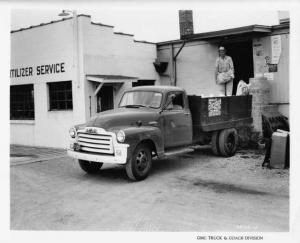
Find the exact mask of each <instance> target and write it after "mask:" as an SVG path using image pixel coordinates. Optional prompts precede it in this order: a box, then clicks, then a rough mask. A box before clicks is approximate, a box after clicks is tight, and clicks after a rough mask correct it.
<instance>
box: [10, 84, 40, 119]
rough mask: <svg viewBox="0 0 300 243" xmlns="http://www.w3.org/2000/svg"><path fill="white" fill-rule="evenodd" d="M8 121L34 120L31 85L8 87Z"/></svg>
mask: <svg viewBox="0 0 300 243" xmlns="http://www.w3.org/2000/svg"><path fill="white" fill-rule="evenodd" d="M10 119H11V120H34V91H33V84H26V85H11V86H10Z"/></svg>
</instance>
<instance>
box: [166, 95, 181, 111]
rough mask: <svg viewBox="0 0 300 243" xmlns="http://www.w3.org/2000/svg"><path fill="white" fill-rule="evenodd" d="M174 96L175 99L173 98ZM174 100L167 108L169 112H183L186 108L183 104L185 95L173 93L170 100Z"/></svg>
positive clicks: (169, 97) (169, 96)
mask: <svg viewBox="0 0 300 243" xmlns="http://www.w3.org/2000/svg"><path fill="white" fill-rule="evenodd" d="M171 96H173V98H171ZM169 99H172V102H170V104H169V105H168V107H167V110H182V109H183V108H184V102H183V94H182V93H181V92H179V93H171V94H169V95H168V100H169Z"/></svg>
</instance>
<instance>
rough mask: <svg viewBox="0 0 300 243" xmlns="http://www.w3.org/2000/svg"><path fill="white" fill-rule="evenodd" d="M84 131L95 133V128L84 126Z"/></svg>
mask: <svg viewBox="0 0 300 243" xmlns="http://www.w3.org/2000/svg"><path fill="white" fill-rule="evenodd" d="M85 132H87V133H97V129H95V128H86V129H85Z"/></svg>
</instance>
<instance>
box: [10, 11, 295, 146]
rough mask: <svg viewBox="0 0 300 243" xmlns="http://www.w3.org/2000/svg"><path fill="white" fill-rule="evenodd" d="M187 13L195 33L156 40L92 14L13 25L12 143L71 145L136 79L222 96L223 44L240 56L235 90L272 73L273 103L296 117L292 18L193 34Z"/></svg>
mask: <svg viewBox="0 0 300 243" xmlns="http://www.w3.org/2000/svg"><path fill="white" fill-rule="evenodd" d="M182 16H184V17H185V18H187V20H188V24H187V25H185V26H186V27H187V28H188V31H185V30H184V29H183V28H181V33H188V34H187V35H185V36H183V37H182V38H181V39H178V40H172V41H166V42H160V43H156V44H155V43H149V42H145V41H136V40H134V38H133V35H130V34H124V33H116V32H114V31H113V26H109V25H104V24H100V23H93V22H92V21H91V17H90V16H88V15H79V16H78V17H77V21H74V20H75V19H72V18H67V19H62V20H59V21H52V22H51V23H46V24H40V25H38V26H31V27H29V28H26V29H20V30H16V31H12V32H11V71H10V78H11V113H10V114H11V143H12V144H24V145H34V146H48V147H67V146H68V130H69V128H70V127H71V126H72V125H74V124H78V123H84V122H85V121H87V120H88V119H89V118H90V117H92V116H94V115H96V114H97V113H98V112H100V111H104V110H107V109H112V108H114V107H116V106H117V105H118V102H119V100H120V98H121V94H122V93H123V91H124V90H125V89H127V88H130V87H132V86H135V85H145V84H147V85H148V84H151V85H154V84H155V85H176V86H180V87H182V88H184V89H186V91H187V93H188V94H190V95H192V94H196V95H203V96H209V95H215V94H216V90H217V86H216V84H215V82H214V79H215V77H214V73H215V61H216V58H217V55H218V51H217V49H218V46H219V45H225V47H226V48H227V53H228V55H230V56H231V57H232V59H233V62H234V66H235V79H234V91H235V90H236V87H237V83H238V82H239V80H241V79H242V80H244V81H246V82H249V79H250V78H253V77H261V76H264V77H267V79H268V80H269V81H268V82H269V84H270V85H271V99H270V107H272V108H275V109H278V110H279V111H280V112H281V113H282V114H284V115H285V116H287V117H289V20H288V19H284V20H283V21H281V22H280V24H278V25H275V26H264V25H251V26H244V27H240V28H233V29H226V30H221V31H213V32H207V33H199V34H194V33H193V30H192V26H193V23H192V17H191V14H182ZM182 22H183V23H184V21H180V23H182ZM153 64H154V65H153ZM257 114H258V113H257ZM258 116H260V114H258Z"/></svg>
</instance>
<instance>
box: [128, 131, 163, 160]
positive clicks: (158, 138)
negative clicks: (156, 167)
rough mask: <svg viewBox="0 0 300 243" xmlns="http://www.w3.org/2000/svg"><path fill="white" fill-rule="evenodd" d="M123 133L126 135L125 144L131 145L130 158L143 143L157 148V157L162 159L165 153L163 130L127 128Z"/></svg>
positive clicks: (129, 149)
mask: <svg viewBox="0 0 300 243" xmlns="http://www.w3.org/2000/svg"><path fill="white" fill-rule="evenodd" d="M123 131H124V132H125V134H126V139H125V141H124V143H127V144H129V148H128V157H130V156H131V154H132V153H133V151H134V150H135V148H136V146H137V145H138V144H140V143H141V142H150V143H153V144H154V146H155V151H156V153H157V156H158V157H160V156H162V155H163V153H164V149H163V139H162V133H161V130H160V129H159V128H158V127H149V126H140V127H130V128H127V129H126V128H125V129H123Z"/></svg>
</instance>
